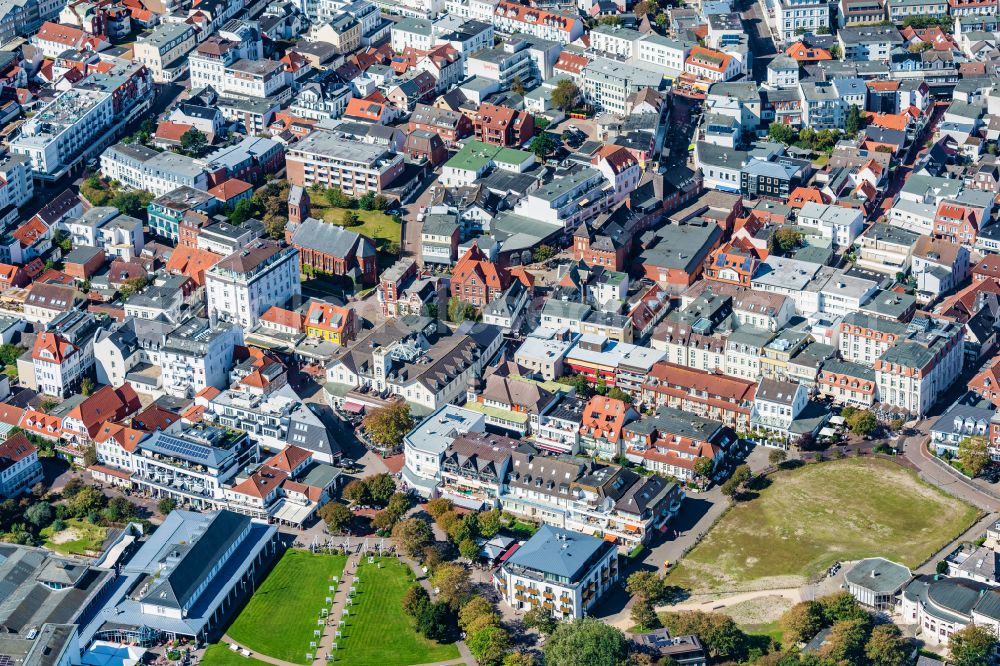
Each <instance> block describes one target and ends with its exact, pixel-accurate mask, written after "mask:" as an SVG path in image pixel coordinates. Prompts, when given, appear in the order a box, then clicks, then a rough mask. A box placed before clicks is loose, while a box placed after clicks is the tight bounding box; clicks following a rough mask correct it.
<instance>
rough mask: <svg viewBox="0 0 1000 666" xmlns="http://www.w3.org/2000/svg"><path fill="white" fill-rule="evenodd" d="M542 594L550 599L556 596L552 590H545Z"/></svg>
mask: <svg viewBox="0 0 1000 666" xmlns="http://www.w3.org/2000/svg"><path fill="white" fill-rule="evenodd" d="M542 596H543V597H545V598H546V599H549V600H552V599H555V598H556V595H554V594H552V593H551V592H543V593H542Z"/></svg>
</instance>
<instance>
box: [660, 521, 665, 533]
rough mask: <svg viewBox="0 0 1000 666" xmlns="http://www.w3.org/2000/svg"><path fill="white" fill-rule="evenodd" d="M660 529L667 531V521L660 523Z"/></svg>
mask: <svg viewBox="0 0 1000 666" xmlns="http://www.w3.org/2000/svg"><path fill="white" fill-rule="evenodd" d="M660 531H661V532H666V531H667V524H666V523H663V524H662V525H660Z"/></svg>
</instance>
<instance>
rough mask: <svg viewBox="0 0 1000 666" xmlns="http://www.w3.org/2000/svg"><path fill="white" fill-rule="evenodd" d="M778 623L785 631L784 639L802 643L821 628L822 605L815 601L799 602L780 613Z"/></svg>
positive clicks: (822, 620) (822, 618)
mask: <svg viewBox="0 0 1000 666" xmlns="http://www.w3.org/2000/svg"><path fill="white" fill-rule="evenodd" d="M780 624H781V628H782V629H783V630H784V632H785V640H787V641H788V642H790V643H804V642H806V641H808V640H809V639H811V638H812V637H813V636H815V635H816V634H817V633H819V630H820V629H822V628H823V625H824V624H825V621H824V617H823V607H822V606H820V605H819V604H818V603H816V602H815V601H802V602H799V603H797V604H795V605H794V606H792V607H791V608H789V609H788V610H786V611H785V612H784V613H783V614H782V615H781V619H780Z"/></svg>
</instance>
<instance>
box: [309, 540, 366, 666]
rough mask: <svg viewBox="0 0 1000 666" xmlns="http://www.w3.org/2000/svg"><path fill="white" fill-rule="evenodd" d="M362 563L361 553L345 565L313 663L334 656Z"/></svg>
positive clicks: (348, 559) (352, 555)
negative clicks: (342, 621) (344, 615)
mask: <svg viewBox="0 0 1000 666" xmlns="http://www.w3.org/2000/svg"><path fill="white" fill-rule="evenodd" d="M360 563H361V554H360V553H359V552H357V551H356V552H354V553H351V555H349V556H348V558H347V564H345V565H344V575H343V576H341V578H340V583H339V584H338V585H337V589H336V591H335V592H334V593H333V604H332V605H331V606H330V617H329V619H328V620H327V623H326V630H325V631H324V632H323V637H322V638H320V643H319V647H317V649H316V658H315V659H314V660H313V663H316V662H320V663H323V662H325V661H326V658H327V655H330V654H334V649H333V644H334V643H336V642H337V640H338V639H337V631H338V630H339V628H340V618H341V616H342V615H343V613H344V609H345V608H348V607H349V606H348V603H347V598H348V597H349V596H350V594H351V585H353V584H354V578H355V576H357V574H358V565H359V564H360Z"/></svg>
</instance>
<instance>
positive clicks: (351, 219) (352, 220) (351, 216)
mask: <svg viewBox="0 0 1000 666" xmlns="http://www.w3.org/2000/svg"><path fill="white" fill-rule="evenodd" d="M341 224H343V225H344V228H345V229H346V228H349V227H356V226H358V225H359V224H361V218H360V217H358V214H357V213H355V212H354V211H353V210H348V211H344V217H342V218H341Z"/></svg>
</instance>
